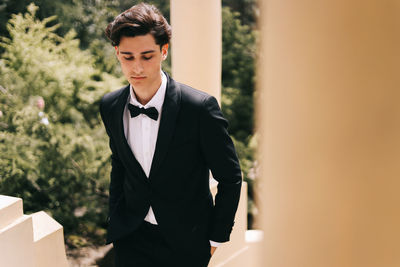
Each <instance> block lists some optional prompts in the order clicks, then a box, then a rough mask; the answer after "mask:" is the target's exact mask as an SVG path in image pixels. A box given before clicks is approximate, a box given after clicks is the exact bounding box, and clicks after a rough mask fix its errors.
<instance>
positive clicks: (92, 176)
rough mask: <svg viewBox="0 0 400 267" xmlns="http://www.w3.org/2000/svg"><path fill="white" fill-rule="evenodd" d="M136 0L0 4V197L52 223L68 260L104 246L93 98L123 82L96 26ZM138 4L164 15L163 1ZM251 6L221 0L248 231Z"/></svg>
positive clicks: (100, 133) (225, 83)
mask: <svg viewBox="0 0 400 267" xmlns="http://www.w3.org/2000/svg"><path fill="white" fill-rule="evenodd" d="M139 2H141V1H126V0H67V1H54V0H36V1H35V0H17V1H15V0H2V1H0V36H1V39H0V56H1V59H0V154H1V157H0V194H2V195H9V196H15V197H20V198H22V199H23V201H24V212H25V213H27V214H30V213H33V212H36V211H40V210H44V211H46V212H47V213H48V214H50V215H51V216H52V217H53V218H54V219H56V220H57V221H58V222H59V223H60V224H62V225H63V227H64V236H65V243H66V246H67V254H68V255H69V257H70V259H71V258H73V257H81V256H82V255H81V253H79V251H84V250H85V249H87V248H94V250H96V249H97V247H98V246H102V245H104V240H105V228H106V217H107V212H108V211H107V207H108V205H107V203H108V184H109V173H110V159H109V157H110V150H109V147H108V137H107V136H106V133H105V130H104V128H103V125H102V123H101V119H100V116H99V112H98V103H99V101H100V98H101V97H102V96H103V95H104V94H105V93H107V92H109V91H113V90H116V89H118V88H120V87H122V86H123V85H125V84H126V81H125V80H124V78H123V75H122V73H121V70H120V68H119V66H118V61H117V60H116V57H115V55H114V49H113V48H112V46H111V44H110V43H109V42H108V40H107V39H106V38H105V36H104V29H105V28H106V26H107V24H108V23H109V22H110V21H112V20H113V18H114V17H115V16H116V15H118V14H119V13H120V12H122V11H124V10H126V9H128V8H129V7H131V6H132V5H134V4H137V3H139ZM147 2H148V3H151V4H154V5H155V6H157V7H158V8H159V9H160V11H161V12H162V13H163V14H164V15H165V17H166V18H167V19H168V20H169V14H170V10H169V8H170V5H169V1H163V0H158V1H147ZM257 13H258V11H257V8H256V1H255V0H222V91H221V106H222V111H223V113H224V115H225V117H226V118H227V119H228V121H229V123H230V126H229V133H230V134H231V136H232V138H233V140H234V142H235V145H236V149H237V152H238V155H239V158H240V163H241V166H242V170H243V175H244V180H245V181H246V182H247V183H248V227H249V228H253V227H256V226H255V223H254V218H255V217H256V216H257V211H258V210H257V205H256V204H255V197H254V182H255V178H256V177H257V173H258V171H257V169H258V168H257V162H256V160H255V156H254V153H255V149H256V147H257V134H256V132H255V130H254V103H253V102H254V101H253V98H254V91H255V55H256V43H257V36H258V35H257V31H256V29H255V28H256V19H257ZM170 58H171V57H169V59H168V60H167V61H166V62H165V64H164V66H163V68H164V70H165V71H167V72H171V60H170ZM239 74H240V75H239ZM86 256H87V255H86Z"/></svg>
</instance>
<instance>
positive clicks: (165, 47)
mask: <svg viewBox="0 0 400 267" xmlns="http://www.w3.org/2000/svg"><path fill="white" fill-rule="evenodd" d="M168 47H169V44H165V45H163V47H162V48H161V53H162V59H163V60H166V59H167V56H168Z"/></svg>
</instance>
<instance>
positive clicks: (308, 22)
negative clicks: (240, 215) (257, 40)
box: [258, 0, 400, 267]
mask: <svg viewBox="0 0 400 267" xmlns="http://www.w3.org/2000/svg"><path fill="white" fill-rule="evenodd" d="M259 3H260V4H261V22H260V25H261V28H262V30H261V36H262V47H261V58H260V68H259V70H258V74H259V77H260V79H259V86H258V89H259V91H260V93H261V98H259V101H258V112H259V113H258V122H259V131H260V132H261V134H262V145H261V147H260V159H261V161H262V181H261V184H262V194H261V195H262V197H263V199H262V203H263V207H262V210H263V228H264V231H265V234H264V237H265V241H264V246H263V253H262V255H261V258H262V261H263V263H262V264H260V265H259V266H263V267H264V266H266V267H267V266H268V267H269V266H270V267H303V266H304V267H313V266H316V267H329V266H335V267H346V266H348V267H368V266H371V267H372V266H373V267H391V266H393V267H395V266H400V241H399V240H400V192H399V191H400V101H399V100H400V98H399V97H400V57H399V55H400V15H399V14H400V2H399V1H395V0H392V1H389V0H376V1H372V0H362V1H361V0H354V1H349V0H335V1H311V0H308V1H307V0H305V1H298V0H270V1H259Z"/></svg>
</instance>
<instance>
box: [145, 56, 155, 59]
mask: <svg viewBox="0 0 400 267" xmlns="http://www.w3.org/2000/svg"><path fill="white" fill-rule="evenodd" d="M152 58H153V56H150V57H143V59H144V60H150V59H152Z"/></svg>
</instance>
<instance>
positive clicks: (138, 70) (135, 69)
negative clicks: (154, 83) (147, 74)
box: [132, 60, 143, 74]
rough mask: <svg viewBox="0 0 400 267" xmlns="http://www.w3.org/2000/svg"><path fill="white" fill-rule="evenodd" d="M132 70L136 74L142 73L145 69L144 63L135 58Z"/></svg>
mask: <svg viewBox="0 0 400 267" xmlns="http://www.w3.org/2000/svg"><path fill="white" fill-rule="evenodd" d="M132 71H133V72H134V73H135V74H141V73H142V71H143V66H142V63H141V62H140V60H135V61H134V62H133V64H132Z"/></svg>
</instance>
